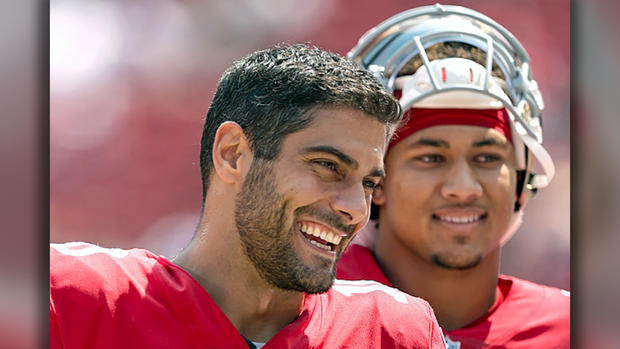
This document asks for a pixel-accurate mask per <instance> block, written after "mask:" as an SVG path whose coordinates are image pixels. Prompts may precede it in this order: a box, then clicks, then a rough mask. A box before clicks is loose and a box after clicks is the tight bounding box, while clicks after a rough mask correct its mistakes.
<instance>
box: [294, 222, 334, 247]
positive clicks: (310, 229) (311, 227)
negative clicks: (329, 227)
mask: <svg viewBox="0 0 620 349" xmlns="http://www.w3.org/2000/svg"><path fill="white" fill-rule="evenodd" d="M301 231H302V232H304V233H306V234H308V235H313V236H316V237H318V238H320V239H321V240H325V241H326V242H329V243H331V244H334V245H338V244H339V243H340V240H342V236H339V235H335V234H334V233H332V232H331V231H325V230H321V227H319V226H318V225H315V224H307V223H304V224H302V225H301ZM310 241H311V242H313V241H312V240H310ZM314 242H316V241H314ZM316 244H319V243H318V242H316ZM319 245H322V244H319ZM322 246H325V245H322Z"/></svg>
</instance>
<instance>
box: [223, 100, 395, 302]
mask: <svg viewBox="0 0 620 349" xmlns="http://www.w3.org/2000/svg"><path fill="white" fill-rule="evenodd" d="M385 147H386V127H385V125H383V124H382V123H380V122H379V121H377V120H375V119H374V118H372V117H370V116H369V115H367V114H365V113H363V112H361V111H358V110H354V109H349V108H322V109H318V110H316V111H315V115H314V119H313V121H312V122H311V124H310V125H309V126H308V127H306V128H305V129H303V130H301V131H299V132H295V133H293V134H290V135H288V136H286V137H285V138H284V140H283V142H282V147H281V150H280V153H279V155H278V156H277V157H276V159H274V160H273V161H264V160H261V159H255V160H254V163H253V164H252V169H251V170H250V172H249V173H248V175H247V177H246V180H245V183H244V188H243V190H242V192H241V193H240V194H239V196H238V198H237V210H236V213H235V219H236V223H237V227H238V229H239V233H240V236H241V240H242V242H243V244H244V246H245V249H246V255H248V257H249V259H250V260H251V261H252V263H253V264H254V266H255V268H256V269H257V270H258V271H259V273H260V274H261V275H262V276H263V278H264V279H266V280H267V281H268V282H270V283H272V284H273V285H275V286H277V287H279V288H283V289H292V290H297V291H305V292H311V293H314V292H324V291H326V290H328V289H329V287H330V286H331V284H332V282H333V279H334V276H335V266H336V261H337V259H338V258H339V256H340V255H341V254H342V252H343V251H344V249H345V247H346V246H347V245H348V244H349V242H350V241H351V239H352V238H353V236H354V235H355V233H357V231H359V229H361V228H362V227H363V226H364V225H365V224H366V222H367V221H368V216H369V211H370V202H371V200H372V194H373V190H374V187H375V186H376V184H377V183H378V182H379V181H380V180H381V178H382V177H383V172H384V171H383V154H384V151H385Z"/></svg>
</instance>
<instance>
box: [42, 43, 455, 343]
mask: <svg viewBox="0 0 620 349" xmlns="http://www.w3.org/2000/svg"><path fill="white" fill-rule="evenodd" d="M399 121H400V109H399V107H398V103H397V101H396V100H395V99H394V98H393V97H392V96H391V95H390V94H388V93H387V92H386V91H385V90H384V89H383V87H382V86H381V84H380V82H379V81H377V80H376V79H375V78H374V77H373V76H372V75H371V74H370V73H369V72H367V71H366V70H364V69H362V68H361V67H358V66H357V65H355V64H353V63H351V62H349V61H347V60H345V59H344V58H342V57H339V56H337V55H334V54H331V53H328V52H324V51H321V50H319V49H316V48H310V47H307V46H305V45H294V46H285V47H276V48H273V49H268V50H263V51H258V52H255V53H253V54H250V55H248V56H246V57H245V58H243V59H241V60H240V61H238V62H236V63H234V64H233V65H232V67H230V68H229V69H228V70H227V71H226V72H225V73H224V75H223V76H222V78H221V80H220V83H219V85H218V89H217V92H216V94H215V96H214V98H213V102H212V104H211V106H210V108H209V112H208V114H207V116H206V120H205V126H204V131H203V136H202V144H201V153H200V167H201V173H202V181H203V207H202V217H201V220H200V223H199V225H198V228H197V230H196V232H195V235H194V237H193V239H192V241H191V242H190V244H189V245H188V246H187V247H186V248H185V249H184V250H183V251H182V253H181V254H180V255H179V256H177V257H176V258H174V259H173V260H172V261H170V260H167V259H166V258H164V257H161V256H156V255H154V254H153V253H151V252H149V251H146V250H141V249H132V250H120V249H109V248H102V247H99V246H95V245H91V244H86V243H67V244H53V245H52V247H51V252H50V268H51V275H50V336H51V344H52V345H51V346H52V348H92V347H98V348H248V347H250V348H255V347H264V348H342V347H351V348H378V347H382V348H396V347H398V348H443V347H444V339H443V336H442V331H441V329H440V328H439V326H438V324H437V320H436V319H435V318H434V315H433V311H432V309H431V308H430V306H429V305H428V303H426V302H425V301H423V300H421V299H419V298H415V297H412V296H409V295H407V294H405V293H402V292H399V291H397V290H396V289H393V288H389V287H386V286H384V285H381V284H379V283H375V282H371V281H362V282H350V281H338V280H334V277H335V268H336V262H337V260H338V258H339V256H340V255H341V254H342V253H343V251H344V249H345V247H346V246H347V245H348V244H349V242H350V241H351V239H353V237H354V236H355V234H356V233H357V232H358V231H359V230H360V229H361V228H362V227H363V226H364V225H365V224H366V223H367V221H368V216H369V211H370V202H371V200H372V195H373V192H374V189H375V187H376V185H377V183H379V181H380V180H381V178H382V177H383V176H384V169H383V155H384V153H385V149H386V147H387V141H388V139H389V138H390V137H391V135H392V133H393V130H394V128H395V126H396V124H397V123H398V122H399Z"/></svg>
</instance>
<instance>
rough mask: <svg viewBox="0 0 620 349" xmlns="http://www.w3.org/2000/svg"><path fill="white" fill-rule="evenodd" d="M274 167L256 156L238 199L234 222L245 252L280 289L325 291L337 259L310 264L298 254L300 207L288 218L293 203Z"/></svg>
mask: <svg viewBox="0 0 620 349" xmlns="http://www.w3.org/2000/svg"><path fill="white" fill-rule="evenodd" d="M272 166H273V165H272V164H271V163H270V162H269V161H266V160H262V159H254V161H253V162H252V166H251V168H250V170H249V172H248V175H247V177H246V179H245V181H244V183H243V186H242V189H241V192H240V193H239V194H238V195H237V198H236V207H235V224H236V226H237V230H238V232H239V237H240V240H241V243H242V245H243V247H244V252H245V255H246V256H247V257H248V259H249V260H250V261H251V263H252V265H253V266H254V268H255V269H256V270H257V271H258V273H259V275H260V276H261V277H262V278H263V279H264V280H265V281H267V282H268V283H269V284H271V285H273V286H275V287H277V288H280V289H283V290H292V291H299V292H307V293H322V292H326V291H327V290H329V288H330V287H331V286H332V284H333V282H334V279H335V276H336V262H333V264H332V261H331V260H329V259H324V258H320V259H317V263H315V265H314V266H313V267H310V266H308V265H306V264H305V263H304V261H303V260H302V259H301V258H300V257H299V256H298V255H297V252H296V251H295V249H294V246H293V236H294V234H296V233H298V232H297V231H296V230H297V227H295V226H294V223H293V221H294V219H293V218H294V217H295V216H296V215H295V214H298V210H299V209H298V210H295V212H294V213H295V214H294V215H293V216H292V217H287V212H289V210H290V209H289V205H290V202H289V200H287V199H285V198H284V197H283V195H282V194H280V192H279V191H278V188H277V185H276V183H275V180H274V178H275V177H274V174H273V168H272ZM300 209H302V210H303V209H304V208H300ZM287 218H290V221H287ZM338 257H339V255H338ZM338 257H337V258H338ZM336 261H337V259H336Z"/></svg>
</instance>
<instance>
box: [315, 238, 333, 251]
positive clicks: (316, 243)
mask: <svg viewBox="0 0 620 349" xmlns="http://www.w3.org/2000/svg"><path fill="white" fill-rule="evenodd" d="M310 243H311V244H313V245H314V246H317V247H320V248H322V249H324V250H331V247H329V246H327V245H323V244H321V243H318V242H316V241H314V240H310Z"/></svg>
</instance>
